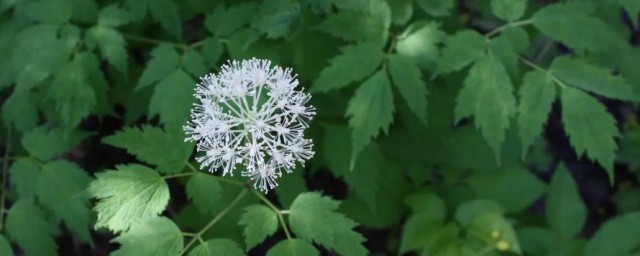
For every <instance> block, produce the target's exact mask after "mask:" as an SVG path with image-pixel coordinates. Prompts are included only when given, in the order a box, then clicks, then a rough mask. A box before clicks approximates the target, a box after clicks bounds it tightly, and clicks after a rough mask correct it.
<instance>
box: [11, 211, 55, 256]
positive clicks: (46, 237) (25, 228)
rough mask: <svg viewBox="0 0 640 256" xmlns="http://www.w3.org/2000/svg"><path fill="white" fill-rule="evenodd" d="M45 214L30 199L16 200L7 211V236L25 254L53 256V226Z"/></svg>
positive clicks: (30, 255)
mask: <svg viewBox="0 0 640 256" xmlns="http://www.w3.org/2000/svg"><path fill="white" fill-rule="evenodd" d="M46 218H47V215H46V214H45V213H44V212H43V211H42V210H41V209H40V208H38V207H37V206H35V205H34V203H33V202H31V200H18V201H17V202H15V203H14V204H13V205H12V206H11V209H9V212H8V213H7V219H6V225H7V226H6V227H7V230H6V232H7V236H9V238H11V240H13V241H15V242H16V243H17V244H18V246H20V248H21V249H22V250H23V251H24V253H25V255H26V256H54V255H57V253H56V242H55V240H54V239H53V235H54V234H55V233H56V230H55V227H54V226H53V225H51V224H50V223H49V221H47V219H46Z"/></svg>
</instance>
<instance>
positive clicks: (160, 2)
mask: <svg viewBox="0 0 640 256" xmlns="http://www.w3.org/2000/svg"><path fill="white" fill-rule="evenodd" d="M148 6H149V11H151V16H153V18H154V19H155V20H156V21H158V22H160V25H162V28H164V30H166V31H168V32H169V34H171V36H173V37H174V38H177V39H182V22H181V21H180V16H179V15H178V6H177V5H176V3H175V2H173V0H153V1H149V2H148Z"/></svg>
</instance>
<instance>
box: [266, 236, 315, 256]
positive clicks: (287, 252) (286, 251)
mask: <svg viewBox="0 0 640 256" xmlns="http://www.w3.org/2000/svg"><path fill="white" fill-rule="evenodd" d="M317 255H320V252H319V251H318V250H317V249H316V248H315V247H313V245H311V244H310V243H308V242H306V241H304V240H302V239H298V238H294V239H287V240H282V241H280V242H279V243H277V244H276V245H275V246H273V247H271V249H269V251H268V252H267V256H317Z"/></svg>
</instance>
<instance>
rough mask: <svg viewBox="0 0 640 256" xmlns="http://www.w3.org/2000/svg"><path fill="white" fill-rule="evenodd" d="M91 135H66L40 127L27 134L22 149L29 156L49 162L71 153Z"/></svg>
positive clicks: (83, 133) (82, 133)
mask: <svg viewBox="0 0 640 256" xmlns="http://www.w3.org/2000/svg"><path fill="white" fill-rule="evenodd" d="M89 135H90V133H86V132H81V131H71V132H69V133H65V131H63V130H62V129H55V128H54V129H47V128H46V127H45V126H40V127H37V128H35V129H33V130H31V131H29V132H27V133H25V135H24V136H23V137H22V141H21V142H22V147H24V149H25V150H27V152H29V154H31V155H32V156H35V157H36V158H38V159H40V160H41V161H49V160H51V159H53V158H55V157H57V156H59V155H60V154H62V153H64V152H67V151H69V149H71V148H72V147H73V146H75V145H77V144H78V143H79V142H80V141H82V140H84V139H85V138H87V137H89Z"/></svg>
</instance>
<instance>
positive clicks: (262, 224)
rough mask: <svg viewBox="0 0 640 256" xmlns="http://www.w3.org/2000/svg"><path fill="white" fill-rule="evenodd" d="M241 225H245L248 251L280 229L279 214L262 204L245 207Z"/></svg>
mask: <svg viewBox="0 0 640 256" xmlns="http://www.w3.org/2000/svg"><path fill="white" fill-rule="evenodd" d="M238 224H239V225H241V226H244V237H245V243H246V244H247V251H248V250H249V249H251V248H253V247H255V246H256V245H258V244H260V243H261V242H262V241H264V240H265V239H266V238H267V237H268V236H271V235H273V234H274V233H276V231H277V230H278V214H277V213H275V212H274V211H273V210H271V209H269V208H268V207H266V206H264V205H260V204H255V205H250V206H247V207H245V208H244V213H243V214H242V217H241V218H240V222H238Z"/></svg>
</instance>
